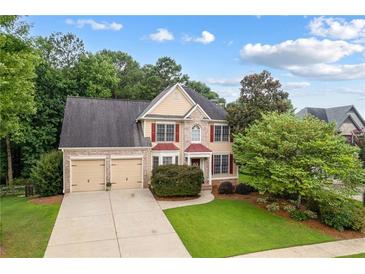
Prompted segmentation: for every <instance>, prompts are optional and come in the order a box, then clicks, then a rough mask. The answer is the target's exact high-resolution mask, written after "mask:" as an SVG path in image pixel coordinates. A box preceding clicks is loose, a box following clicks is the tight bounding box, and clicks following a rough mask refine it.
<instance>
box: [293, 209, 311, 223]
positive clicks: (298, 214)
mask: <svg viewBox="0 0 365 274" xmlns="http://www.w3.org/2000/svg"><path fill="white" fill-rule="evenodd" d="M289 215H290V217H291V218H292V219H294V220H296V221H306V220H308V216H307V215H306V214H305V213H304V212H303V211H300V210H298V209H296V210H294V211H291V212H290V213H289Z"/></svg>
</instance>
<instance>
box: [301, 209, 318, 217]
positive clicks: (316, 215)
mask: <svg viewBox="0 0 365 274" xmlns="http://www.w3.org/2000/svg"><path fill="white" fill-rule="evenodd" d="M303 212H304V214H305V215H307V217H308V218H309V219H317V218H318V214H317V213H316V212H314V211H312V210H309V209H307V210H304V211H303Z"/></svg>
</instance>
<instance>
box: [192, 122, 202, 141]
mask: <svg viewBox="0 0 365 274" xmlns="http://www.w3.org/2000/svg"><path fill="white" fill-rule="evenodd" d="M194 127H198V128H199V141H193V129H194ZM201 142H202V127H201V126H200V125H198V124H195V125H193V126H192V127H191V143H193V144H200V143H201Z"/></svg>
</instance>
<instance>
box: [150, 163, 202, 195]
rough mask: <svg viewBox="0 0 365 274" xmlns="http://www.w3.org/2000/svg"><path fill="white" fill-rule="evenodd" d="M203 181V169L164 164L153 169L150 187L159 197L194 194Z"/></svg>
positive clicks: (199, 188) (197, 192)
mask: <svg viewBox="0 0 365 274" xmlns="http://www.w3.org/2000/svg"><path fill="white" fill-rule="evenodd" d="M203 182H204V175H203V171H202V170H201V169H200V168H198V167H193V166H187V165H165V166H158V167H156V168H155V169H153V171H152V180H151V187H152V191H153V192H154V193H155V194H156V195H157V196H160V197H171V196H196V195H198V194H199V193H200V191H201V186H202V184H203Z"/></svg>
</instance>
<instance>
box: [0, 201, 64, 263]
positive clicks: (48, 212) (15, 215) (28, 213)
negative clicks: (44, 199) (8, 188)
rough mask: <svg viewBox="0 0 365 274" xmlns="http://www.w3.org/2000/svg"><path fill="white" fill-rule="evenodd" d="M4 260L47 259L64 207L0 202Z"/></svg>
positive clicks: (0, 231)
mask: <svg viewBox="0 0 365 274" xmlns="http://www.w3.org/2000/svg"><path fill="white" fill-rule="evenodd" d="M0 206H1V207H0V211H1V224H0V225H1V229H0V239H1V243H0V245H1V247H2V248H1V249H2V251H3V252H2V254H1V255H0V257H16V258H39V257H43V255H44V252H45V250H46V247H47V243H48V240H49V237H50V235H51V232H52V229H53V225H54V222H55V220H56V217H57V213H58V210H59V208H60V204H59V203H56V204H33V203H32V202H30V201H28V200H27V199H26V198H18V197H4V198H1V201H0Z"/></svg>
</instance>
